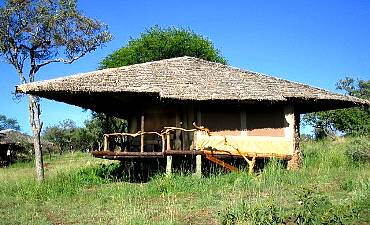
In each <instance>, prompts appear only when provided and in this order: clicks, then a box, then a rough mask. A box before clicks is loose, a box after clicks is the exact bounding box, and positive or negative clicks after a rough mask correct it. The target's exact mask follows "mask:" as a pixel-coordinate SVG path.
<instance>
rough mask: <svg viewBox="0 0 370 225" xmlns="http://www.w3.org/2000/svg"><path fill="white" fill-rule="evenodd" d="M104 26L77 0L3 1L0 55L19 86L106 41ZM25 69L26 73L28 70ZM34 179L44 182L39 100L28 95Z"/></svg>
mask: <svg viewBox="0 0 370 225" xmlns="http://www.w3.org/2000/svg"><path fill="white" fill-rule="evenodd" d="M110 39H111V35H110V34H109V33H108V32H107V27H106V25H104V24H102V23H101V22H99V21H97V20H95V19H91V18H88V17H86V16H84V15H82V14H81V12H80V11H79V10H78V9H77V0H6V1H5V3H4V5H3V6H2V7H1V8H0V55H1V56H2V57H3V58H4V59H5V60H6V62H8V63H9V64H11V65H12V66H13V67H14V68H15V70H16V71H17V73H18V76H19V79H20V81H21V83H22V84H25V83H29V82H33V81H35V78H36V75H37V72H38V71H39V70H40V69H41V68H42V67H44V66H46V65H48V64H50V63H56V62H61V63H66V64H70V63H72V62H74V61H75V60H77V59H79V58H81V57H83V56H84V55H85V54H86V53H88V52H91V51H94V50H95V49H96V48H97V47H98V46H100V45H101V44H103V43H105V42H107V41H109V40H110ZM27 70H28V71H27ZM29 112H30V125H31V128H32V132H33V141H34V151H35V162H36V174H37V179H38V180H39V181H42V180H43V179H44V170H43V165H42V164H43V163H42V151H41V144H40V132H41V128H42V122H41V120H40V112H41V111H40V99H39V98H38V97H36V96H32V95H29Z"/></svg>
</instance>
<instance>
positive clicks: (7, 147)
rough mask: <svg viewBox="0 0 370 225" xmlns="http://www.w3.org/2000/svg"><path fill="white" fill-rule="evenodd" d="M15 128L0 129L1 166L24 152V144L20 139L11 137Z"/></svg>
mask: <svg viewBox="0 0 370 225" xmlns="http://www.w3.org/2000/svg"><path fill="white" fill-rule="evenodd" d="M10 132H13V130H1V131H0V167H3V166H8V165H9V164H11V163H13V162H14V161H15V160H16V154H17V153H21V152H24V150H25V149H24V146H22V144H21V143H20V142H19V141H16V140H13V139H12V138H11V137H9V135H8V134H9V133H10Z"/></svg>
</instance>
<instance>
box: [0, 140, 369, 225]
mask: <svg viewBox="0 0 370 225" xmlns="http://www.w3.org/2000/svg"><path fill="white" fill-rule="evenodd" d="M369 146H370V140H369V139H368V138H362V139H348V138H347V139H338V140H334V141H333V140H327V141H319V142H304V143H303V144H302V149H303V152H304V156H305V157H304V162H303V167H302V168H301V169H300V170H299V171H287V170H286V169H285V168H283V166H282V164H281V163H280V162H278V161H276V160H271V161H270V162H269V163H268V164H267V165H266V166H265V168H264V170H263V171H259V172H257V173H256V174H255V175H254V176H249V175H248V174H247V171H246V170H245V171H243V172H242V173H239V174H236V173H226V174H224V173H218V174H214V175H211V176H209V177H206V178H197V177H195V176H191V175H182V174H175V175H173V176H171V177H165V176H163V175H157V176H155V177H154V178H152V179H151V180H150V181H149V182H147V183H129V182H124V181H118V180H115V179H113V178H112V177H111V176H110V174H111V172H113V171H114V170H115V168H117V166H116V165H109V164H110V163H112V162H111V161H105V160H101V159H94V158H93V157H91V156H90V155H88V154H83V153H74V154H65V155H63V156H53V157H52V159H51V160H50V159H48V160H46V163H47V167H46V181H45V182H44V183H43V184H37V183H36V182H35V180H34V169H33V163H18V164H14V165H12V166H11V167H9V168H1V169H0V187H1V189H0V224H369V223H370V164H369V162H368V160H367V159H368V158H367V155H366V154H368V152H369V151H368V150H369ZM364 149H365V150H364ZM364 152H365V153H364ZM368 157H370V156H368ZM102 164H104V166H103V165H102Z"/></svg>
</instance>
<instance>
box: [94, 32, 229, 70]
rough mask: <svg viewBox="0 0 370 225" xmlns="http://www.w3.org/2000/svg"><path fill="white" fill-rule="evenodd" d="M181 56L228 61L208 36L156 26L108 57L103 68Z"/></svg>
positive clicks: (102, 63) (220, 61)
mask: <svg viewBox="0 0 370 225" xmlns="http://www.w3.org/2000/svg"><path fill="white" fill-rule="evenodd" d="M181 56H192V57H197V58H201V59H204V60H208V61H213V62H219V63H222V64H226V59H225V58H224V57H222V56H221V54H220V51H219V50H218V49H216V48H215V47H214V45H213V43H212V42H211V41H210V40H208V39H207V38H205V37H203V36H201V35H199V34H196V33H194V32H193V31H191V30H188V29H184V28H175V27H170V28H160V27H158V26H154V27H151V28H149V29H146V30H145V31H144V32H143V33H141V35H140V37H139V38H135V39H131V40H130V41H129V42H128V44H127V45H126V46H124V47H122V48H120V49H118V50H117V51H115V52H113V53H112V54H111V55H108V56H107V57H106V58H104V59H103V60H102V61H101V62H100V68H101V69H103V68H115V67H121V66H127V65H132V64H137V63H145V62H150V61H156V60H161V59H169V58H174V57H181Z"/></svg>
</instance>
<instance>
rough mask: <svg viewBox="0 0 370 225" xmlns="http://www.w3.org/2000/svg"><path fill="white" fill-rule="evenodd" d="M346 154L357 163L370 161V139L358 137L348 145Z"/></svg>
mask: <svg viewBox="0 0 370 225" xmlns="http://www.w3.org/2000/svg"><path fill="white" fill-rule="evenodd" d="M346 156H347V157H348V158H349V159H350V160H351V161H352V162H355V163H366V162H370V139H369V138H368V137H362V138H361V137H357V138H354V139H351V140H350V141H349V142H348V144H347V145H346Z"/></svg>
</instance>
